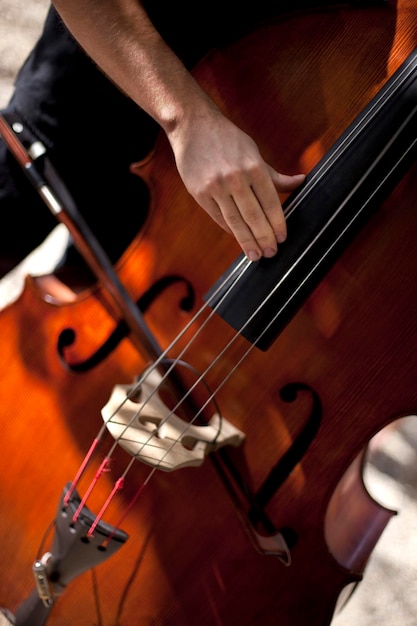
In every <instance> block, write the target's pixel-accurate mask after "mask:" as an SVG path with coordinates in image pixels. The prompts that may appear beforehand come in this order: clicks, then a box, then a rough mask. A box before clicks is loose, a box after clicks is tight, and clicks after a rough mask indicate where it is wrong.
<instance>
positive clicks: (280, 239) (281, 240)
mask: <svg viewBox="0 0 417 626" xmlns="http://www.w3.org/2000/svg"><path fill="white" fill-rule="evenodd" d="M285 240H286V236H285V235H284V233H278V234H277V243H284V241H285Z"/></svg>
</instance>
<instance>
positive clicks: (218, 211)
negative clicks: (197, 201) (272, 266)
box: [203, 192, 276, 261]
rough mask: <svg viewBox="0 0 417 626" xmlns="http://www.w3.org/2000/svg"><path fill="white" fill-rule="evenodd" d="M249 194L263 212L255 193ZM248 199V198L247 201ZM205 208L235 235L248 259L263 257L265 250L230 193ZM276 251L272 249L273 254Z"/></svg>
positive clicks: (212, 200) (227, 230) (226, 229)
mask: <svg viewBox="0 0 417 626" xmlns="http://www.w3.org/2000/svg"><path fill="white" fill-rule="evenodd" d="M248 196H249V197H251V198H252V199H251V203H253V205H254V206H255V204H256V206H257V207H258V212H259V213H261V210H260V207H259V204H258V203H257V201H256V198H255V197H254V195H253V193H252V192H250V193H249V194H248ZM247 201H248V200H247V199H246V200H245V202H247ZM220 202H221V206H220ZM203 208H204V209H205V210H206V211H207V212H208V213H209V215H210V216H211V217H212V218H213V219H214V220H215V221H216V222H217V223H218V224H219V225H220V226H221V227H222V228H223V229H224V230H225V231H226V232H228V233H230V234H231V235H233V237H234V238H235V239H236V241H237V243H238V244H239V245H240V247H241V248H242V250H243V252H244V253H245V255H246V256H247V258H248V259H250V260H251V261H258V260H259V259H260V258H261V256H262V255H263V254H264V251H263V249H262V247H261V246H260V245H259V243H258V242H257V240H256V238H255V237H254V235H253V233H252V231H251V229H250V228H249V226H248V224H247V223H246V221H245V219H244V218H243V216H242V214H241V212H240V210H239V208H238V206H237V203H236V202H235V200H234V199H233V198H232V197H231V196H230V195H225V196H223V197H222V199H221V201H220V200H219V201H216V200H215V199H214V198H212V199H211V201H210V203H208V204H206V205H205V206H203ZM264 221H265V218H264ZM273 245H276V244H275V242H273ZM274 253H275V251H271V252H270V254H271V256H272V255H273V254H274Z"/></svg>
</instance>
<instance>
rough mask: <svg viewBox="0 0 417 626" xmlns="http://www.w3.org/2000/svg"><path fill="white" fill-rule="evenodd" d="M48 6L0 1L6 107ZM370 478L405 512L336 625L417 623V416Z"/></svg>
mask: <svg viewBox="0 0 417 626" xmlns="http://www.w3.org/2000/svg"><path fill="white" fill-rule="evenodd" d="M48 6H49V2H47V1H46V0H32V1H31V2H28V1H27V0H0V107H2V106H4V105H5V104H6V103H7V101H8V99H9V97H10V95H11V93H12V90H13V79H14V77H15V75H16V72H17V71H18V68H19V67H20V65H21V63H22V62H23V60H24V59H25V57H26V55H27V54H28V52H29V51H30V49H31V47H32V45H33V43H34V42H35V40H36V38H37V37H38V35H39V33H40V32H41V28H42V23H43V19H44V17H45V15H46V12H47V9H48ZM65 241H66V233H65V229H64V228H63V227H61V226H59V227H58V228H57V229H56V230H55V231H54V233H53V235H52V236H51V237H50V238H48V241H47V242H46V244H45V245H44V246H42V247H41V248H40V249H38V250H37V251H36V252H35V253H34V254H33V255H31V257H30V258H29V259H28V260H27V261H26V262H25V263H24V264H23V265H22V266H20V267H19V268H17V270H16V272H14V273H13V274H12V275H11V276H9V277H7V278H5V279H3V281H0V307H1V306H5V305H6V304H7V303H8V302H10V301H11V300H13V299H14V298H15V297H17V296H18V293H19V290H20V289H21V286H22V280H23V276H24V275H25V274H27V273H29V272H31V273H34V274H36V273H47V272H48V271H50V268H52V267H53V266H54V264H55V262H56V260H57V259H58V258H59V256H60V254H61V251H62V249H63V245H64V244H65ZM365 480H366V484H367V486H368V490H369V491H370V492H371V493H372V494H373V496H374V497H375V498H376V499H377V500H378V501H379V502H381V504H384V505H386V506H388V507H389V508H394V509H396V510H398V512H399V514H398V515H397V516H396V517H395V518H394V519H393V520H392V521H390V523H389V525H388V527H387V528H386V530H385V532H384V534H383V536H382V538H381V540H380V542H379V543H378V545H377V547H376V549H375V550H374V552H373V554H372V558H371V560H370V562H369V564H368V566H367V569H366V572H365V577H364V580H363V581H362V582H361V583H360V585H359V586H358V588H357V590H356V591H355V593H354V595H353V597H352V598H351V600H350V601H349V602H348V604H347V606H346V607H345V608H344V609H343V611H342V612H341V613H339V614H338V615H337V616H336V617H335V619H334V621H333V625H332V626H391V625H396V626H397V625H398V626H417V418H415V417H411V418H408V419H405V420H402V423H401V426H400V427H399V428H397V429H392V430H391V432H390V434H389V436H388V435H387V436H386V437H385V438H384V446H383V448H382V449H380V450H379V451H378V453H377V454H376V456H375V457H374V458H373V460H372V463H370V464H368V468H367V471H366V474H365ZM277 623H279V618H278V622H277ZM51 626H53V625H52V624H51ZM108 626H112V625H108ZM178 626H181V624H179V625H178ZM236 626H240V625H239V624H236ZM259 626H262V625H261V624H260V625H259ZM294 626H297V624H294Z"/></svg>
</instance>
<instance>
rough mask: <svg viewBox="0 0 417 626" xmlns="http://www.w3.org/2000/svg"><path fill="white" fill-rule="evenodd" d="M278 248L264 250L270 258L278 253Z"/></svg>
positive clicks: (265, 254)
mask: <svg viewBox="0 0 417 626" xmlns="http://www.w3.org/2000/svg"><path fill="white" fill-rule="evenodd" d="M276 252H277V251H276V250H274V248H265V250H264V251H263V254H264V256H265V257H266V258H267V259H269V258H270V257H271V256H274V255H275V254H276Z"/></svg>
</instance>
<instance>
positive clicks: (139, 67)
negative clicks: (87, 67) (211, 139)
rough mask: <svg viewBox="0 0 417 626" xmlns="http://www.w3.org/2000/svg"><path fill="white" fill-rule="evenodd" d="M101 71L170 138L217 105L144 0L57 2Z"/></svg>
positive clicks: (56, 4)
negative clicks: (153, 19)
mask: <svg viewBox="0 0 417 626" xmlns="http://www.w3.org/2000/svg"><path fill="white" fill-rule="evenodd" d="M53 4H54V6H55V7H56V9H57V11H58V12H59V14H60V15H61V17H62V19H63V21H64V22H65V23H66V25H67V26H68V28H69V30H70V31H71V32H72V34H73V35H74V37H75V38H76V39H77V40H78V42H79V43H80V45H81V46H82V47H83V48H84V50H85V51H86V52H87V54H88V55H89V56H90V57H91V58H92V59H93V60H94V61H95V62H96V63H97V65H98V66H99V67H100V68H101V70H102V71H103V72H104V73H105V74H107V76H108V77H109V78H110V79H111V80H112V81H113V82H114V83H115V84H116V85H117V86H118V87H119V88H120V89H121V90H122V91H124V92H125V93H126V94H127V95H128V96H129V97H131V98H132V100H134V101H135V102H136V103H137V104H138V105H139V106H140V107H141V108H142V109H144V110H145V111H146V112H147V113H148V114H149V115H150V116H151V117H153V118H154V120H155V121H156V122H158V124H159V125H160V126H161V127H162V128H163V129H164V130H165V132H166V133H167V135H168V136H169V135H170V134H171V133H173V132H175V130H176V129H177V127H178V126H179V125H187V119H188V120H191V119H193V120H195V118H196V116H197V117H199V116H201V115H203V114H204V108H205V107H206V106H207V107H209V108H210V107H211V106H213V105H212V103H211V101H209V99H208V98H207V97H206V96H205V94H204V92H203V91H202V90H201V89H200V87H199V86H198V84H197V83H196V82H195V80H194V79H193V77H192V76H191V74H190V73H189V72H188V71H187V70H186V68H185V67H184V66H183V64H182V63H181V61H180V60H179V59H178V58H177V57H176V55H175V54H174V53H173V52H172V50H171V49H170V48H169V47H168V46H167V45H166V44H165V42H164V41H163V39H162V38H161V36H160V35H159V33H158V32H157V31H156V29H155V28H154V26H153V24H152V22H151V21H150V20H149V18H148V15H147V13H146V11H145V10H144V8H143V7H142V5H141V3H140V2H139V1H138V0H87V1H86V0H53Z"/></svg>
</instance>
